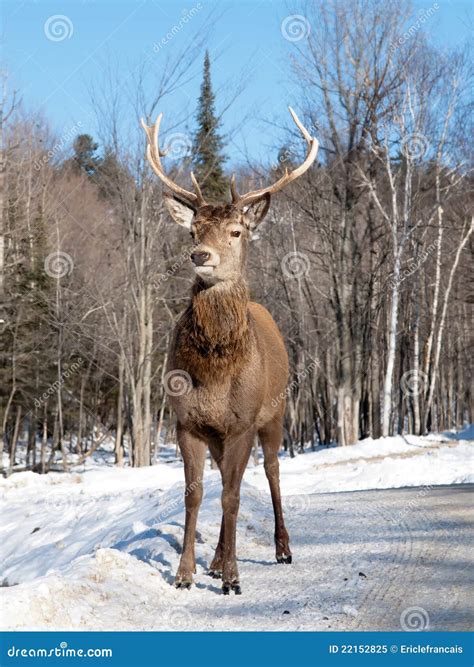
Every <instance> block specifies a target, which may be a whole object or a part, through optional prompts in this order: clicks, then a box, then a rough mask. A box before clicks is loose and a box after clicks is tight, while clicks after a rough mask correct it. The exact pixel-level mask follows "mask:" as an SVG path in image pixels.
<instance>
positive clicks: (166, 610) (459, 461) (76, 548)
mask: <svg viewBox="0 0 474 667" xmlns="http://www.w3.org/2000/svg"><path fill="white" fill-rule="evenodd" d="M388 440H391V441H392V442H391V443H385V450H384V446H383V444H384V443H382V444H381V443H380V441H379V442H377V443H371V442H365V443H364V442H363V443H360V444H359V445H356V446H354V447H352V448H345V449H339V448H338V449H333V450H325V451H320V452H315V453H314V454H305V455H302V456H299V457H298V458H297V459H293V460H289V459H287V460H283V461H282V488H283V493H284V502H285V505H286V515H287V526H288V530H289V533H290V538H291V544H292V550H293V554H294V558H293V564H292V565H278V564H277V563H276V562H275V560H274V547H273V512H272V507H271V502H270V497H269V493H268V491H267V488H266V482H265V478H264V475H263V470H262V466H259V467H258V468H254V469H249V470H248V471H247V473H246V477H245V480H246V481H245V482H244V485H243V487H242V502H241V510H240V515H239V522H238V557H239V569H240V575H241V583H242V590H243V594H242V595H241V596H234V595H231V596H229V597H225V596H223V595H221V593H220V583H219V582H218V581H215V580H213V579H211V578H209V577H208V576H207V574H206V570H207V566H208V564H209V562H210V560H211V558H212V554H213V549H214V547H215V544H216V543H217V537H218V532H219V523H220V493H221V485H220V480H219V478H218V475H217V473H214V472H212V471H209V472H208V473H207V475H206V480H205V497H204V500H203V505H202V509H201V512H200V516H199V521H198V530H199V532H198V540H197V545H196V554H197V562H198V566H197V574H196V577H195V579H196V586H194V587H193V589H192V590H191V591H181V590H176V589H175V588H174V587H173V586H172V582H173V577H174V573H175V570H176V568H177V565H178V560H179V552H180V545H181V542H182V534H183V503H182V492H183V481H182V469H181V466H180V465H179V464H178V463H170V464H159V465H158V466H155V467H153V468H147V469H136V470H131V469H124V470H120V469H116V468H110V467H105V466H102V467H100V466H96V467H93V468H92V469H89V470H87V471H85V472H80V473H79V472H77V473H68V474H61V473H52V474H49V475H46V476H40V475H36V474H33V473H19V474H16V475H13V476H12V477H11V478H9V479H8V480H4V481H3V482H2V485H1V486H2V490H3V501H4V502H5V503H6V507H5V509H4V510H3V511H2V517H3V519H2V526H1V533H0V538H1V540H2V547H1V549H2V561H3V568H2V575H1V576H2V578H4V587H3V588H2V589H1V599H0V614H1V618H0V621H1V625H2V627H3V628H9V629H76V630H86V629H90V630H105V629H109V630H134V629H135V630H142V629H144V630H177V629H178V630H179V629H191V630H238V629H242V630H295V629H296V630H369V629H370V630H376V629H391V630H400V629H403V623H406V624H408V623H413V622H421V623H422V624H425V626H426V623H428V624H429V628H430V629H434V630H457V629H458V630H466V629H468V628H469V627H470V626H472V619H473V616H472V602H471V601H470V600H469V599H468V597H469V596H468V591H469V576H470V572H472V570H471V571H470V570H469V566H470V561H471V554H472V539H471V538H472V535H470V534H469V523H468V520H469V517H470V516H471V517H472V502H473V501H472V498H473V496H472V485H469V484H466V483H461V482H468V481H470V480H471V478H472V449H471V447H472V445H471V444H470V443H468V442H466V441H459V442H458V441H449V442H448V441H445V440H443V439H437V440H436V439H431V440H429V439H419V441H418V443H417V444H416V445H414V444H413V443H412V444H411V445H409V446H408V445H404V443H403V442H398V441H397V439H388ZM413 447H416V448H418V450H423V449H425V450H426V451H414V450H413ZM387 448H388V450H390V451H389V452H387ZM406 448H408V449H406ZM459 448H461V449H459ZM372 450H373V451H372ZM383 454H385V457H384V456H383ZM387 454H388V459H387ZM417 459H419V460H418V461H417ZM405 467H406V472H405V478H406V477H408V482H406V483H412V479H413V470H417V471H418V472H417V479H419V480H420V484H424V486H419V487H413V488H399V489H390V490H377V491H373V490H370V491H352V492H345V493H340V492H339V493H324V492H323V493H322V492H321V486H323V489H322V490H324V484H329V483H331V484H332V485H333V487H334V485H336V488H337V487H338V486H339V488H342V489H344V488H347V486H349V488H350V487H351V485H352V487H353V488H356V489H357V488H360V487H361V486H363V484H364V483H365V484H368V485H369V486H370V484H372V485H374V484H375V482H374V479H376V478H377V479H378V478H380V476H382V479H380V482H379V486H400V483H399V480H402V479H403V477H404V469H405ZM410 475H411V476H410ZM364 479H365V482H364V481H363V480H364ZM328 480H329V481H328ZM443 481H447V482H449V483H452V482H453V481H456V482H458V483H460V484H458V485H457V486H434V485H435V484H442V483H443ZM365 488H367V486H366V487H365ZM297 491H298V492H297ZM420 610H421V611H420ZM401 617H402V619H404V620H401Z"/></svg>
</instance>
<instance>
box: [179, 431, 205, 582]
mask: <svg viewBox="0 0 474 667" xmlns="http://www.w3.org/2000/svg"><path fill="white" fill-rule="evenodd" d="M178 444H179V448H180V450H181V454H182V457H183V461H184V476H185V480H186V489H185V492H184V502H185V506H186V520H185V524H184V544H183V552H182V554H181V560H180V562H179V567H178V571H177V573H176V578H175V586H176V587H177V588H191V584H192V582H193V573H194V572H196V558H195V555H194V543H195V539H196V523H197V517H198V512H199V507H200V505H201V501H202V479H203V472H204V462H205V460H206V443H205V442H204V441H203V440H201V439H200V438H198V437H196V436H195V435H193V434H191V433H189V432H188V431H185V430H184V429H183V428H182V427H180V426H179V425H178Z"/></svg>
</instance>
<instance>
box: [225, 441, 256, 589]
mask: <svg viewBox="0 0 474 667" xmlns="http://www.w3.org/2000/svg"><path fill="white" fill-rule="evenodd" d="M254 437H255V431H254V430H253V429H250V431H247V432H245V433H243V434H241V435H240V436H238V437H236V438H232V439H230V440H229V441H228V442H226V443H225V446H224V460H223V465H222V468H221V472H222V485H223V489H222V513H223V523H224V551H223V559H222V561H223V562H222V592H223V593H224V595H228V594H229V592H230V590H231V589H232V590H233V591H235V593H236V594H237V595H239V594H240V593H241V588H240V583H239V571H238V569H237V557H236V548H235V539H236V536H235V534H236V528H237V515H238V513H239V505H240V485H241V483H242V477H243V474H244V471H245V467H246V465H247V463H248V460H249V456H250V452H251V450H252V445H253V442H254Z"/></svg>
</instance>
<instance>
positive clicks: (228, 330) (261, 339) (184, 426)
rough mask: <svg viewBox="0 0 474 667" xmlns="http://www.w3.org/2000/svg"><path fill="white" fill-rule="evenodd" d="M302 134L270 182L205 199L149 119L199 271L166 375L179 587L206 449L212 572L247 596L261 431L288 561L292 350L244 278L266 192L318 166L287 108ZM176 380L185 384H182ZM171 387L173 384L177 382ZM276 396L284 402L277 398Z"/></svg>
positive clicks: (186, 580)
mask: <svg viewBox="0 0 474 667" xmlns="http://www.w3.org/2000/svg"><path fill="white" fill-rule="evenodd" d="M289 111H290V113H291V116H292V118H293V120H294V122H295V124H296V126H297V127H298V129H299V131H300V132H301V134H302V135H303V137H304V139H305V141H306V145H307V150H306V157H305V159H304V161H303V162H302V163H301V164H300V165H299V166H297V167H296V168H294V169H292V170H291V171H288V169H286V170H285V172H284V174H283V175H282V176H281V177H280V178H279V179H278V180H277V181H276V182H275V183H273V185H270V186H267V187H263V188H260V189H257V190H254V191H251V192H247V194H243V195H239V193H238V191H237V187H236V182H235V175H233V176H232V178H231V180H230V195H231V197H230V198H231V202H230V203H222V204H219V205H215V204H211V203H207V202H206V201H205V199H204V197H203V195H202V192H201V189H200V186H199V184H198V182H197V180H196V178H195V176H194V174H193V173H192V172H191V174H190V178H191V181H192V184H193V190H194V192H191V191H189V190H186V189H185V188H183V187H181V186H180V185H178V184H177V183H176V182H174V181H173V180H172V179H171V178H170V177H169V176H168V175H167V174H166V173H165V170H164V168H163V165H162V161H161V158H162V157H164V156H165V154H166V153H165V152H163V151H162V150H161V149H160V147H159V130H160V124H161V120H162V116H163V114H160V115H159V116H158V118H157V120H156V122H155V124H154V125H151V126H148V125H147V124H146V123H145V122H144V121H143V120H142V121H141V123H142V127H143V129H144V130H145V132H146V136H147V149H146V155H147V159H148V162H149V164H150V166H151V168H152V170H153V171H154V172H155V174H156V175H157V176H158V178H159V179H160V180H161V181H162V183H163V184H164V185H165V186H166V187H167V188H168V189H169V190H170V192H164V193H163V198H164V204H165V206H166V208H167V210H168V212H169V214H170V216H171V218H172V219H173V220H174V221H175V222H176V223H177V224H178V225H180V226H181V227H183V228H185V229H186V230H188V231H189V232H190V235H191V237H192V244H193V245H192V247H191V248H190V250H191V254H190V259H191V262H192V266H193V269H194V273H195V281H194V284H193V286H192V291H191V299H190V302H189V304H188V306H187V308H186V310H185V311H184V313H183V314H182V315H181V317H180V318H179V319H178V321H177V323H176V325H175V329H174V332H173V335H172V339H171V344H170V350H169V354H168V364H167V369H166V376H165V377H166V378H167V381H169V382H171V383H173V382H175V386H174V390H172V391H170V392H168V394H169V400H170V404H171V406H172V408H173V410H174V412H175V414H176V417H177V440H178V446H179V449H180V452H181V456H182V459H183V463H184V477H185V489H186V490H185V525H184V542H183V549H182V552H181V558H180V562H179V566H178V570H177V573H176V577H175V586H176V587H177V588H180V589H190V588H191V586H192V584H193V574H194V573H195V572H196V558H195V537H196V525H197V518H198V512H199V508H200V505H201V501H202V496H203V471H204V467H205V461H206V455H207V451H208V450H209V451H210V453H211V455H212V458H213V459H214V461H215V462H216V463H217V466H218V468H219V470H220V475H221V480H222V495H221V505H222V520H221V527H220V535H219V540H218V543H217V547H216V549H215V554H214V558H213V560H212V562H211V564H210V567H209V572H208V573H209V574H210V575H211V576H212V577H214V578H221V579H222V592H223V593H224V594H225V595H229V593H230V591H231V590H232V591H234V593H235V594H237V595H239V594H241V592H242V589H241V585H240V579H239V571H238V568H237V558H236V526H237V515H238V511H239V505H240V487H241V483H242V478H243V474H244V471H245V469H246V467H247V463H248V460H249V457H250V454H251V451H252V447H253V445H254V441H255V438H256V437H258V439H259V441H260V444H261V446H262V449H263V457H264V470H265V474H266V477H267V480H268V484H269V487H270V494H271V498H272V504H273V512H274V517H275V533H274V539H275V549H276V560H277V562H278V563H284V564H290V563H291V562H292V552H291V550H290V540H289V535H288V532H287V530H286V527H285V522H284V517H283V509H282V501H281V493H280V474H279V460H278V452H279V450H280V447H281V445H282V440H283V417H284V412H285V400H281V397H282V396H283V397H284V396H286V394H285V389H286V387H287V384H288V374H289V366H288V356H287V352H286V349H285V344H284V341H283V337H282V335H281V333H280V331H279V329H278V327H277V325H276V323H275V321H274V320H273V318H272V316H271V315H270V313H269V312H268V310H267V309H266V308H264V306H262V305H261V304H259V303H255V302H253V301H251V300H250V297H249V289H248V286H247V282H246V279H245V269H246V260H247V251H248V245H249V241H250V240H251V237H252V234H253V233H254V231H255V229H256V228H257V227H258V225H260V223H261V222H262V221H263V220H264V218H265V216H266V214H267V213H268V210H269V207H270V198H271V196H272V195H273V194H275V193H277V192H279V191H280V190H282V189H283V188H284V187H286V186H287V185H288V184H289V183H291V182H292V181H294V180H295V179H297V178H299V177H300V176H302V175H303V174H304V173H305V172H306V171H307V170H308V169H309V168H310V167H311V165H312V164H313V162H314V161H315V159H316V155H317V152H318V147H319V144H318V141H317V139H316V138H314V137H312V136H311V135H310V134H309V132H308V131H307V129H306V128H305V127H304V125H303V124H302V123H301V121H300V120H299V118H298V117H297V115H296V113H295V112H294V111H293V109H292V108H291V107H289ZM176 383H180V386H179V389H178V388H177V385H176ZM171 386H173V384H171ZM275 397H279V399H280V400H275Z"/></svg>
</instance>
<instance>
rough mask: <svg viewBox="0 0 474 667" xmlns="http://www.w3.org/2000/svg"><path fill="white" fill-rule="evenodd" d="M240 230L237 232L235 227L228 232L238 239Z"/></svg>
mask: <svg viewBox="0 0 474 667" xmlns="http://www.w3.org/2000/svg"><path fill="white" fill-rule="evenodd" d="M241 233H242V232H239V231H238V230H237V229H236V230H234V231H233V232H231V233H230V235H231V236H233V237H234V238H236V239H238V238H239V236H240V235H241Z"/></svg>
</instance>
